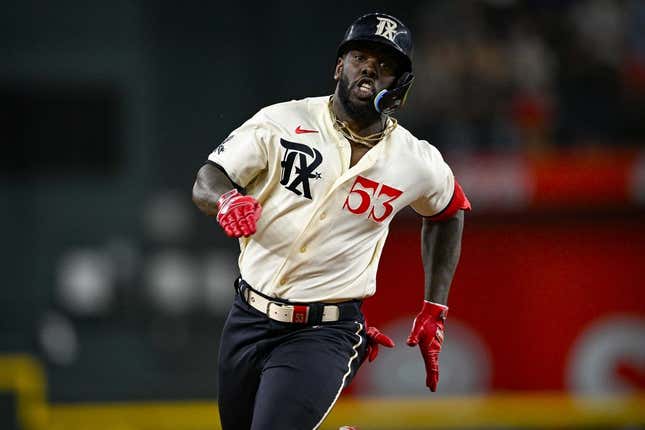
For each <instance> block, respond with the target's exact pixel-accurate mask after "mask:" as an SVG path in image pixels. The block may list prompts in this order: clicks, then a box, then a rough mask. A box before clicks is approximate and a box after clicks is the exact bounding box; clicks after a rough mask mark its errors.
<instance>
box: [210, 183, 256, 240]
mask: <svg viewBox="0 0 645 430" xmlns="http://www.w3.org/2000/svg"><path fill="white" fill-rule="evenodd" d="M217 209H218V210H219V212H218V213H217V222H218V223H219V224H220V225H221V226H222V228H223V229H224V231H225V232H226V234H227V235H228V236H230V237H240V236H244V237H249V236H251V235H252V234H253V233H255V231H256V228H255V223H256V222H257V220H258V219H260V214H261V213H262V206H260V203H258V201H257V200H255V199H254V198H253V197H251V196H244V195H242V194H240V193H239V192H238V191H237V190H231V191H228V192H226V193H224V194H222V196H221V197H220V198H219V200H218V201H217Z"/></svg>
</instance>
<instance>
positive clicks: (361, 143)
mask: <svg viewBox="0 0 645 430" xmlns="http://www.w3.org/2000/svg"><path fill="white" fill-rule="evenodd" d="M411 51H412V38H411V35H410V31H409V30H408V28H407V27H406V26H405V25H404V24H403V23H402V22H401V21H400V20H398V19H397V18H395V17H392V16H389V15H386V14H382V13H371V14H368V15H365V16H362V17H360V18H358V19H357V20H356V21H355V22H354V23H353V24H352V25H351V26H350V27H349V29H348V30H347V32H346V34H345V37H344V39H343V40H342V41H341V43H340V46H339V47H338V53H337V54H338V55H337V63H336V67H335V71H334V79H335V80H336V88H335V91H334V94H333V95H331V96H323V97H314V98H306V99H302V100H294V101H290V102H286V103H279V104H276V105H272V106H269V107H266V108H264V109H261V110H260V111H259V112H258V113H257V114H255V115H254V116H253V117H252V118H251V119H249V120H248V121H246V122H245V123H244V124H243V125H242V126H241V127H239V128H238V129H236V130H235V131H233V132H232V133H231V134H230V135H229V136H228V137H227V138H226V139H225V140H224V141H223V142H222V143H221V144H220V145H219V146H217V147H216V148H215V150H214V151H213V152H212V153H211V154H210V156H209V157H208V163H207V164H205V165H204V166H203V167H202V168H201V169H200V170H199V172H198V174H197V179H196V181H195V185H194V188H193V201H194V202H195V204H196V205H197V206H198V207H199V208H200V209H201V210H202V211H203V212H205V213H206V214H207V215H210V216H213V217H215V218H216V219H217V222H218V223H219V224H220V225H221V227H222V228H223V229H224V231H225V232H226V234H227V235H228V236H231V237H235V238H239V244H240V256H239V270H240V277H239V278H238V280H237V281H236V284H235V287H236V292H237V293H236V297H235V300H234V303H233V305H232V308H231V311H230V313H229V315H228V318H227V320H226V323H225V326H224V329H223V332H222V336H221V345H220V351H219V369H218V371H219V392H218V402H219V410H220V418H221V423H222V428H223V429H225V430H230V429H235V430H240V429H253V430H259V429H280V430H286V429H298V430H302V429H316V428H318V427H319V426H320V425H321V423H322V422H323V420H324V419H325V417H326V416H327V414H328V413H329V412H330V410H331V409H332V407H333V405H334V403H335V402H336V400H337V399H338V397H339V396H340V393H341V391H342V389H343V387H345V386H347V384H349V382H350V381H351V380H352V378H353V377H354V375H355V374H356V371H357V370H358V367H359V366H360V365H361V363H362V362H363V361H364V360H365V358H369V359H370V360H373V359H374V358H375V357H376V354H377V353H378V346H379V345H385V346H389V347H392V346H394V343H393V342H392V341H391V339H389V338H388V337H387V336H385V335H384V334H382V333H380V332H379V331H378V330H377V329H375V328H373V327H371V328H368V327H366V324H365V319H364V316H363V314H362V313H361V301H362V300H363V299H365V298H366V297H370V296H371V295H373V294H374V293H375V290H376V272H377V267H378V262H379V258H380V256H381V251H382V250H383V245H384V243H385V239H386V237H387V234H388V227H389V224H390V222H391V221H392V218H393V217H394V215H395V214H396V213H397V212H399V211H400V210H401V209H403V208H404V207H406V206H411V207H412V208H413V209H414V210H415V211H416V212H417V213H418V214H419V215H421V216H422V217H423V227H422V238H421V243H422V258H423V264H424V268H425V300H424V302H423V304H422V307H421V311H420V312H419V314H418V315H417V317H416V319H415V320H414V323H413V325H412V331H411V333H410V336H409V338H408V341H407V343H408V344H409V345H411V346H416V345H418V346H419V348H420V350H421V355H422V357H423V360H424V362H425V366H426V384H427V386H428V387H429V388H430V389H431V390H432V391H435V390H436V387H437V382H438V379H439V368H438V363H439V361H438V356H439V352H440V350H441V344H442V342H443V329H444V322H445V319H446V315H447V312H448V307H447V306H446V302H447V298H448V291H449V288H450V283H451V281H452V277H453V274H454V271H455V268H456V266H457V262H458V259H459V254H460V243H461V234H462V229H463V211H464V210H469V209H470V203H469V202H468V199H467V198H466V196H465V195H464V193H463V191H462V189H461V187H460V186H459V184H458V183H457V181H456V180H455V178H454V176H453V174H452V172H451V170H450V168H449V167H448V165H447V164H446V163H445V162H444V160H443V159H442V157H441V155H440V154H439V152H438V151H437V149H436V148H435V147H434V146H432V145H431V144H429V143H428V142H426V141H423V140H419V139H417V138H416V137H414V136H413V135H412V134H411V133H410V132H409V131H408V130H406V129H405V128H403V127H402V126H401V125H399V124H398V123H397V121H396V119H395V118H393V117H392V116H391V114H392V113H393V112H394V111H395V110H396V109H397V108H399V107H401V106H402V105H403V104H404V102H405V98H406V95H407V93H408V91H409V90H410V86H411V84H412V81H413V79H414V77H413V75H412V63H411ZM385 288H400V289H402V290H403V289H404V288H407V287H406V286H403V285H387V286H385ZM402 293H403V294H411V292H410V293H409V292H407V291H405V292H403V291H402Z"/></svg>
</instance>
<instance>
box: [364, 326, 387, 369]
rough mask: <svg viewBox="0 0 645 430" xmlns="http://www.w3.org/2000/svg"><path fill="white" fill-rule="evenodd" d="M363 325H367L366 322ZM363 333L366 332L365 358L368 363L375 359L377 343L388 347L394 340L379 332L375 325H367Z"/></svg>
mask: <svg viewBox="0 0 645 430" xmlns="http://www.w3.org/2000/svg"><path fill="white" fill-rule="evenodd" d="M365 325H366V326H367V323H365ZM365 333H366V334H367V359H368V360H369V362H370V363H371V362H372V361H374V360H376V356H377V355H378V346H379V345H383V346H386V347H388V348H393V347H394V341H393V340H392V339H390V338H389V337H387V336H386V335H385V334H383V333H381V332H380V331H379V329H377V328H376V327H367V329H366V330H365Z"/></svg>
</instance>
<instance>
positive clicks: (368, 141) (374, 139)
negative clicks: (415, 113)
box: [327, 97, 398, 148]
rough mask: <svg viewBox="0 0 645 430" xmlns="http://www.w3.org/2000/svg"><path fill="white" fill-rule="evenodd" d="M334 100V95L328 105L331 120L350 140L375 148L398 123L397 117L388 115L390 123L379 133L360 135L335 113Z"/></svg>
mask: <svg viewBox="0 0 645 430" xmlns="http://www.w3.org/2000/svg"><path fill="white" fill-rule="evenodd" d="M333 100H334V98H333V97H330V98H329V103H327V107H328V108H329V115H331V120H332V122H333V123H334V128H335V129H336V130H338V131H339V132H340V134H342V135H343V136H345V138H346V139H347V140H350V141H352V142H356V143H360V144H361V145H365V146H367V147H368V148H373V147H374V145H376V144H377V143H379V142H380V141H381V140H383V139H385V138H386V137H387V136H389V135H390V134H391V133H392V132H393V131H394V129H395V128H396V126H397V125H398V122H397V120H396V118H392V117H388V121H387V122H388V125H387V126H386V127H385V128H384V129H383V130H382V131H379V132H378V133H374V134H370V135H368V136H359V135H358V134H356V133H354V132H353V131H352V130H351V129H350V128H349V126H348V125H347V123H346V122H345V121H341V120H339V119H338V118H336V114H335V113H334V109H333V106H332V103H333Z"/></svg>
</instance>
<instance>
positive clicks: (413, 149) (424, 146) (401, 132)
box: [392, 123, 441, 157]
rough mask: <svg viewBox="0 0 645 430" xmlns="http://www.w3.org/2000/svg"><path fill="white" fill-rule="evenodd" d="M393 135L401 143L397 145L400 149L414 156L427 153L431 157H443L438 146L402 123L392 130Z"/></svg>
mask: <svg viewBox="0 0 645 430" xmlns="http://www.w3.org/2000/svg"><path fill="white" fill-rule="evenodd" d="M392 137H393V138H394V139H395V141H396V142H399V143H400V144H399V143H397V145H396V146H397V147H398V148H399V149H401V150H404V151H407V152H409V153H410V154H411V155H413V156H416V155H421V154H425V155H427V156H431V157H437V156H439V157H441V154H440V153H439V150H438V149H437V147H435V146H434V145H433V144H431V143H430V142H429V141H427V140H425V139H419V138H418V137H416V136H415V135H414V134H413V133H412V132H411V131H410V130H408V129H407V128H405V127H404V126H403V125H401V124H400V123H399V124H398V125H397V127H396V128H395V129H394V131H393V132H392Z"/></svg>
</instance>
